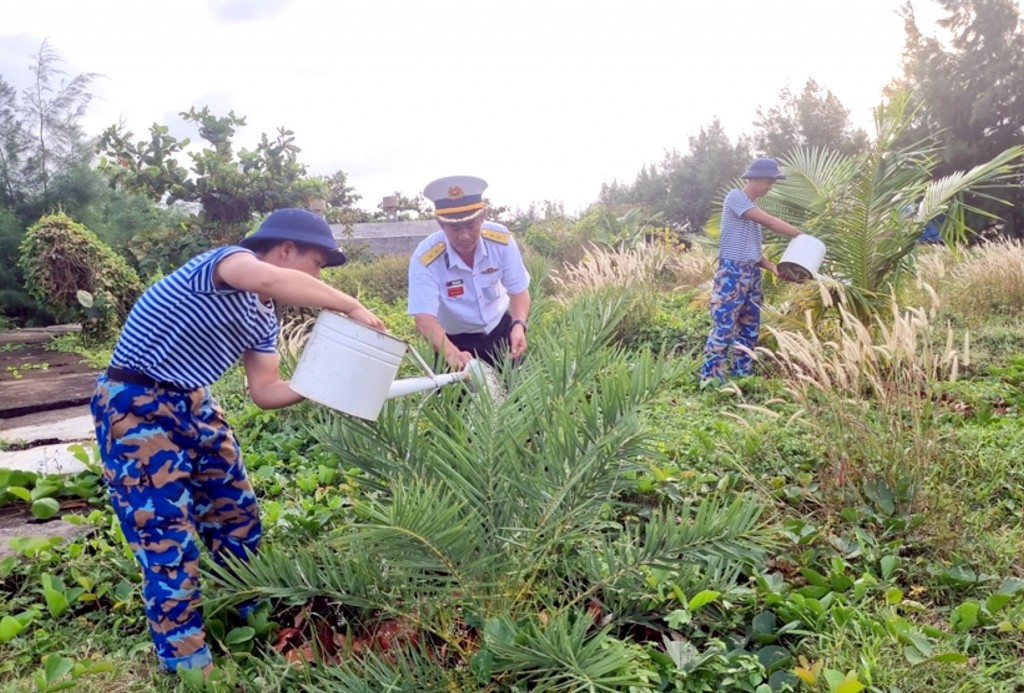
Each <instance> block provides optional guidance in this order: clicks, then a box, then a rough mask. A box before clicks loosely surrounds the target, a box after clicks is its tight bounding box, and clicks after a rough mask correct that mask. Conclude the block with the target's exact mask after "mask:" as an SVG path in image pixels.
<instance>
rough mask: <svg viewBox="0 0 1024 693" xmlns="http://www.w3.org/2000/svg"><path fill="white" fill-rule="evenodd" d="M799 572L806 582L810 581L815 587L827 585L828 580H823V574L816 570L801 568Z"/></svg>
mask: <svg viewBox="0 0 1024 693" xmlns="http://www.w3.org/2000/svg"><path fill="white" fill-rule="evenodd" d="M800 574H801V575H803V576H804V578H805V579H806V580H807V582H809V583H811V584H812V585H814V586H815V587H828V581H827V580H825V576H824V575H822V574H821V573H819V572H818V571H816V570H813V569H811V568H801V569H800Z"/></svg>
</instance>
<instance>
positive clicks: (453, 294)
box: [408, 176, 530, 370]
mask: <svg viewBox="0 0 1024 693" xmlns="http://www.w3.org/2000/svg"><path fill="white" fill-rule="evenodd" d="M486 188H487V182H486V181H485V180H483V179H482V178H475V177H472V176H449V177H447V178H440V179H438V180H435V181H433V182H431V183H429V184H428V185H427V186H426V188H424V189H423V194H424V196H426V198H427V199H429V200H432V201H433V203H434V211H435V215H436V216H437V222H438V224H439V225H440V227H441V228H440V230H438V231H435V232H434V233H432V234H431V235H429V236H427V238H425V239H424V240H423V242H421V243H420V244H419V246H418V247H417V248H416V251H415V252H414V253H413V255H412V258H411V259H410V261H409V310H408V312H409V315H412V316H413V318H414V319H415V321H416V329H417V330H419V332H420V334H422V335H423V336H424V337H425V338H426V339H427V340H428V341H429V342H430V344H431V346H433V348H434V350H435V351H436V352H438V353H440V354H444V357H445V360H446V361H447V362H448V365H449V366H450V367H451V368H453V369H455V370H462V369H463V368H465V366H466V364H467V363H469V361H470V359H473V358H479V359H481V360H483V361H484V362H485V363H488V364H490V365H492V366H493V365H496V364H497V363H499V362H500V361H501V359H503V358H511V359H518V358H519V357H521V356H522V355H523V353H524V352H525V351H526V318H527V316H528V315H529V313H530V292H529V288H530V275H529V273H528V272H527V271H526V267H525V265H524V264H523V257H522V255H521V254H520V252H519V246H518V244H516V241H515V239H514V238H513V237H512V234H511V233H509V230H508V229H507V228H505V227H504V226H502V225H501V224H495V223H491V222H488V221H486V216H487V204H486V202H484V199H483V192H484V189H486Z"/></svg>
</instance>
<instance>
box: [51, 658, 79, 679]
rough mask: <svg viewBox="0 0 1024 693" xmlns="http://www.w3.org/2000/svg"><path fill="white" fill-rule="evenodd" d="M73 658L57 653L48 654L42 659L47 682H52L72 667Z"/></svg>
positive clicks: (73, 664) (73, 663)
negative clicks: (60, 655)
mask: <svg viewBox="0 0 1024 693" xmlns="http://www.w3.org/2000/svg"><path fill="white" fill-rule="evenodd" d="M74 666H75V662H74V660H71V659H68V658H67V657H59V656H57V655H48V656H47V657H45V658H44V659H43V670H44V671H45V672H46V681H47V683H53V682H54V681H57V680H58V679H59V678H60V677H62V676H64V675H65V674H67V673H68V672H70V671H71V669H72V668H74Z"/></svg>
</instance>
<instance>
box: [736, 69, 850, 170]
mask: <svg viewBox="0 0 1024 693" xmlns="http://www.w3.org/2000/svg"><path fill="white" fill-rule="evenodd" d="M754 144H755V146H756V147H757V149H758V150H759V151H761V152H763V153H765V154H768V155H769V156H782V155H784V154H786V153H787V152H789V151H790V150H792V149H793V148H795V147H812V148H813V147H824V148H827V149H831V150H835V151H840V152H844V153H846V154H854V153H856V152H858V151H862V150H863V149H864V148H865V147H866V146H867V134H866V133H865V132H864V130H862V129H860V128H855V127H854V126H853V125H852V124H851V123H850V111H849V109H847V108H846V107H845V106H843V104H842V102H841V101H840V100H839V98H838V97H837V96H836V95H835V94H833V93H832V92H831V91H829V90H822V88H821V87H820V86H818V83H817V82H815V81H814V80H813V79H809V80H807V83H806V84H805V85H804V89H803V91H802V92H800V95H799V96H796V95H794V94H793V92H791V91H790V90H789V88H788V87H787V88H784V89H783V90H782V91H781V92H779V99H778V102H777V103H776V104H775V105H774V106H772V107H770V108H768V109H767V110H765V109H763V108H760V107H759V108H758V109H757V120H756V121H755V123H754Z"/></svg>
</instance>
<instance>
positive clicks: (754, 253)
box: [700, 157, 802, 387]
mask: <svg viewBox="0 0 1024 693" xmlns="http://www.w3.org/2000/svg"><path fill="white" fill-rule="evenodd" d="M785 177H786V176H785V175H783V173H782V171H780V170H779V163H778V162H777V161H776V160H775V159H771V158H767V157H766V158H762V159H755V160H754V162H753V163H751V164H750V167H749V168H748V169H747V171H746V173H744V174H743V178H744V179H745V180H746V181H747V184H746V185H745V186H744V187H743V189H742V190H740V189H739V188H733V189H732V190H730V191H729V193H728V194H727V195H726V196H725V200H724V201H723V202H722V223H721V239H720V241H719V246H718V269H717V270H716V271H715V280H714V288H713V289H712V292H711V323H712V324H711V334H710V335H708V341H707V343H706V344H705V345H704V364H703V365H702V366H701V369H700V383H701V387H704V386H706V385H709V384H712V383H724V382H725V375H726V361H727V360H728V358H729V356H730V354H729V350H730V348H732V354H731V356H732V368H731V370H730V371H729V372H730V374H731V375H735V376H744V375H749V374H750V373H751V357H750V351H751V350H753V348H754V347H755V346H756V345H757V337H758V333H759V331H760V327H761V300H762V294H761V270H762V269H766V270H768V271H769V272H771V273H772V274H774V275H776V276H778V269H777V268H776V267H775V264H774V263H773V262H771V261H770V260H769V259H768V258H766V257H764V256H763V255H762V254H761V227H762V226H765V227H767V228H768V229H769V230H771V231H774V232H775V233H778V234H782V235H783V236H789V237H791V238H792V237H796V236H799V235H800V234H801V233H802V232H801V231H800V230H799V229H797V228H796V227H795V226H791V225H789V224H787V223H786V222H784V221H782V220H781V219H778V218H776V217H773V216H772V215H771V214H768V213H767V212H764V211H763V210H761V209H759V208H758V207H757V205H756V204H754V201H755V200H757V199H758V198H759V197H763V196H765V195H767V194H768V191H769V190H771V189H772V186H773V185H774V184H775V181H777V180H779V179H782V178H785ZM736 347H742V348H739V349H737V348H736Z"/></svg>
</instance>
